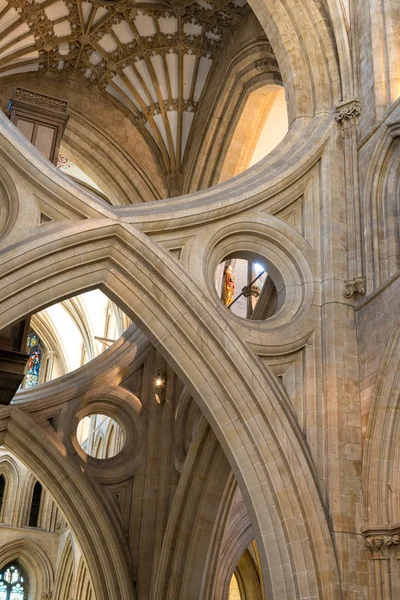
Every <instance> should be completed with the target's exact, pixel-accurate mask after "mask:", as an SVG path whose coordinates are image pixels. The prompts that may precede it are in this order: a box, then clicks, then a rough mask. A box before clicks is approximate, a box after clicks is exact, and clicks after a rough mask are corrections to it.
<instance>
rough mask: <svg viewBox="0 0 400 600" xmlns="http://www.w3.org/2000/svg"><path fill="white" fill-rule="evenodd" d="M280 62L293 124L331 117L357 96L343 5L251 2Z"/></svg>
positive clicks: (302, 0) (287, 0)
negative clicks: (302, 119) (339, 105)
mask: <svg viewBox="0 0 400 600" xmlns="http://www.w3.org/2000/svg"><path fill="white" fill-rule="evenodd" d="M250 6H251V7H252V9H253V10H254V12H255V14H256V16H257V17H258V19H259V21H260V23H261V25H262V26H263V28H264V30H265V32H266V34H267V37H268V39H269V41H270V42H271V45H272V48H273V50H274V52H275V55H276V58H277V60H278V64H279V68H280V71H281V74H282V79H283V83H284V86H285V90H286V93H287V99H288V113H289V123H292V122H293V121H294V119H295V118H297V117H304V116H309V117H311V116H313V115H315V114H316V113H317V112H320V111H322V112H330V111H332V109H333V106H334V105H335V103H337V102H339V101H340V100H342V99H343V98H347V97H348V96H350V95H351V94H352V92H353V85H354V83H353V80H352V69H351V57H350V51H349V40H348V33H347V31H346V26H345V20H344V19H343V12H342V10H343V9H342V7H341V5H340V2H339V1H338V0H330V2H329V5H328V6H327V3H322V2H317V1H315V0H299V1H298V2H292V1H291V0H278V1H276V0H251V1H250Z"/></svg>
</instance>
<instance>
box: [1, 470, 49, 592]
mask: <svg viewBox="0 0 400 600" xmlns="http://www.w3.org/2000/svg"><path fill="white" fill-rule="evenodd" d="M41 498H42V486H41V484H40V483H39V482H38V481H37V482H36V483H35V487H34V488H33V495H32V503H31V510H30V513H29V522H28V525H29V527H37V526H38V522H39V511H40V501H41ZM0 600H1V598H0Z"/></svg>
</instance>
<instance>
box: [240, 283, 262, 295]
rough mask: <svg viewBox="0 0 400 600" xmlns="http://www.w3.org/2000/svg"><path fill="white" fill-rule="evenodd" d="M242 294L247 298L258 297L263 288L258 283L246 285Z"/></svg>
mask: <svg viewBox="0 0 400 600" xmlns="http://www.w3.org/2000/svg"><path fill="white" fill-rule="evenodd" d="M242 294H243V296H244V297H245V298H248V297H249V296H254V298H258V296H259V295H260V294H261V289H260V288H259V287H258V285H245V286H244V288H242Z"/></svg>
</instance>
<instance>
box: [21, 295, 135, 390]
mask: <svg viewBox="0 0 400 600" xmlns="http://www.w3.org/2000/svg"><path fill="white" fill-rule="evenodd" d="M131 323H132V322H131V320H130V319H129V318H128V317H127V316H126V315H125V313H123V311H122V310H121V309H120V308H118V306H117V305H116V304H114V303H113V302H112V301H111V300H109V298H108V297H107V296H106V295H105V294H104V293H103V292H101V291H100V290H98V289H95V290H91V291H89V292H84V293H82V294H79V295H77V296H73V297H71V298H68V299H65V300H63V301H62V302H58V303H56V304H52V305H50V306H48V307H47V308H45V309H43V310H41V311H39V312H37V313H35V314H33V315H32V316H31V329H30V333H29V335H28V339H27V346H26V352H27V354H28V355H29V359H28V364H27V368H26V374H25V379H24V381H23V383H22V385H21V388H20V391H23V390H24V389H29V388H32V387H35V386H37V385H38V384H42V383H46V382H48V381H53V380H54V379H57V378H58V377H61V376H63V375H65V374H67V373H70V372H71V371H74V370H75V369H78V368H80V367H82V366H83V365H84V364H86V363H88V362H89V361H90V360H92V359H93V358H95V357H97V356H99V355H100V354H101V353H102V352H104V351H105V350H107V348H109V347H110V346H111V345H112V344H113V343H114V342H115V341H116V340H117V339H118V338H119V337H120V336H121V335H122V334H123V333H124V331H126V329H127V328H128V327H129V326H130V325H131Z"/></svg>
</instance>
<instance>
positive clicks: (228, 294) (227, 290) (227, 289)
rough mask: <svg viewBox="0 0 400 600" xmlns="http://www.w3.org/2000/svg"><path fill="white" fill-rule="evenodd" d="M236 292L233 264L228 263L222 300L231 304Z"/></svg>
mask: <svg viewBox="0 0 400 600" xmlns="http://www.w3.org/2000/svg"><path fill="white" fill-rule="evenodd" d="M234 293H235V276H234V274H233V269H232V267H231V265H227V266H226V267H225V270H224V283H223V289H222V302H223V303H224V304H225V306H229V305H230V304H231V302H232V300H233V294H234Z"/></svg>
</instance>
